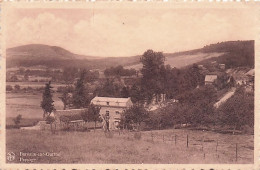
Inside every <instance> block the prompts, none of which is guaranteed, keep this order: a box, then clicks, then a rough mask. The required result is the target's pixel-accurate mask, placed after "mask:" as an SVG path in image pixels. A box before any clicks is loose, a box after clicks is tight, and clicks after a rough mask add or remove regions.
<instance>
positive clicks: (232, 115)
mask: <svg viewBox="0 0 260 170" xmlns="http://www.w3.org/2000/svg"><path fill="white" fill-rule="evenodd" d="M219 120H220V123H221V124H224V125H230V126H232V127H233V128H234V130H238V129H241V127H242V126H245V125H248V126H250V127H253V126H254V95H252V94H250V93H246V92H245V91H244V89H243V88H242V87H241V88H238V89H237V90H236V92H235V94H234V95H233V96H232V97H231V98H229V99H228V100H227V101H226V102H225V103H223V104H222V105H221V106H220V108H219Z"/></svg>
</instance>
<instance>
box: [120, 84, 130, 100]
mask: <svg viewBox="0 0 260 170" xmlns="http://www.w3.org/2000/svg"><path fill="white" fill-rule="evenodd" d="M129 96H130V94H129V87H128V86H127V87H123V88H122V90H121V97H124V98H127V97H129Z"/></svg>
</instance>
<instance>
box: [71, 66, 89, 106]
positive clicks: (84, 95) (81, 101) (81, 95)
mask: <svg viewBox="0 0 260 170" xmlns="http://www.w3.org/2000/svg"><path fill="white" fill-rule="evenodd" d="M85 78H86V70H83V71H82V72H81V73H80V78H79V79H78V80H77V83H76V85H75V88H74V92H73V96H72V98H73V99H72V101H73V106H74V107H75V108H84V107H87V106H88V104H89V102H90V100H89V96H88V92H87V88H86V86H85Z"/></svg>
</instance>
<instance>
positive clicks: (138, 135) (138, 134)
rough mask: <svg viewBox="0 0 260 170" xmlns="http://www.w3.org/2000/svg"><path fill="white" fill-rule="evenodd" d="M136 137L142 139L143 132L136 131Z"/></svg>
mask: <svg viewBox="0 0 260 170" xmlns="http://www.w3.org/2000/svg"><path fill="white" fill-rule="evenodd" d="M134 138H135V139H137V140H140V139H141V138H142V134H141V132H135V133H134Z"/></svg>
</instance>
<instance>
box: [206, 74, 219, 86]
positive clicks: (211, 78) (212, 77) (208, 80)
mask: <svg viewBox="0 0 260 170" xmlns="http://www.w3.org/2000/svg"><path fill="white" fill-rule="evenodd" d="M217 78H218V76H217V75H206V76H205V85H208V84H213V82H214V81H215V80H217Z"/></svg>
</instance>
